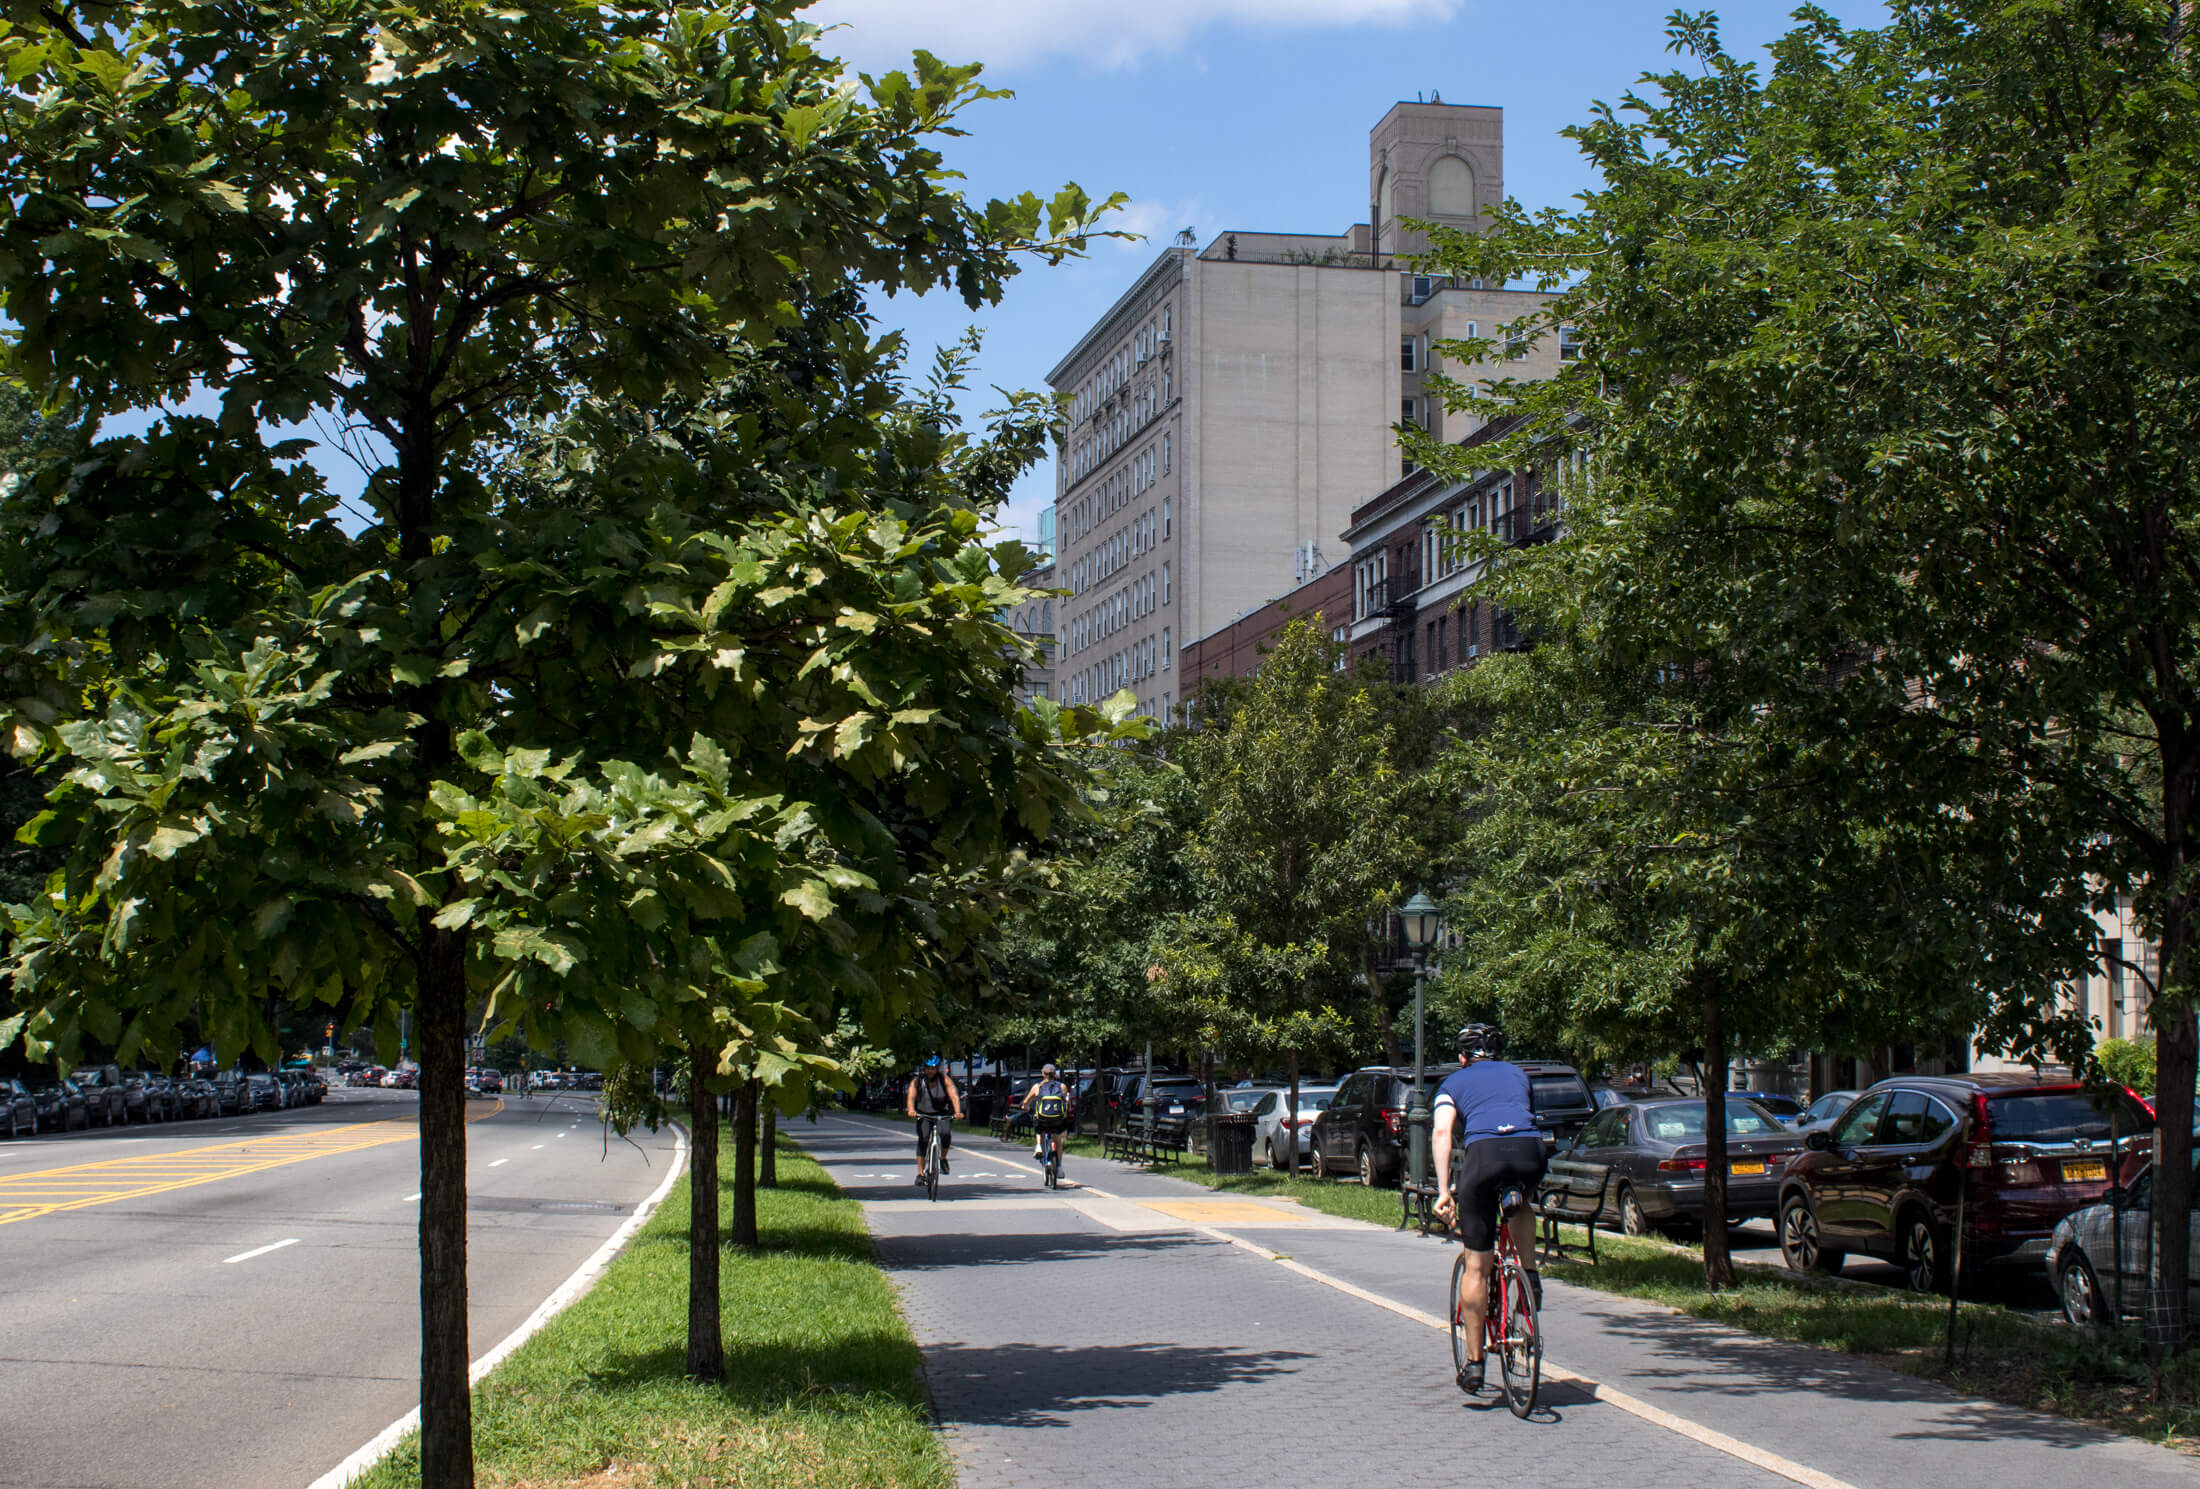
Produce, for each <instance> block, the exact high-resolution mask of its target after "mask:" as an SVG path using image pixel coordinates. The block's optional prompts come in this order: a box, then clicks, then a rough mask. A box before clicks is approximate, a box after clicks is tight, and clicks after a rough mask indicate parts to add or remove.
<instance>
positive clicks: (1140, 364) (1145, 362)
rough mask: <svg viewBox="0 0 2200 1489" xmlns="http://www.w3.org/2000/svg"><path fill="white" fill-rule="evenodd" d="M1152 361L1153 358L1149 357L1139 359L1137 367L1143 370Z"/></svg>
mask: <svg viewBox="0 0 2200 1489" xmlns="http://www.w3.org/2000/svg"><path fill="white" fill-rule="evenodd" d="M1152 360H1153V358H1151V357H1140V358H1139V359H1138V365H1139V366H1140V367H1141V368H1143V367H1144V366H1145V365H1146V364H1147V363H1148V362H1151V361H1152Z"/></svg>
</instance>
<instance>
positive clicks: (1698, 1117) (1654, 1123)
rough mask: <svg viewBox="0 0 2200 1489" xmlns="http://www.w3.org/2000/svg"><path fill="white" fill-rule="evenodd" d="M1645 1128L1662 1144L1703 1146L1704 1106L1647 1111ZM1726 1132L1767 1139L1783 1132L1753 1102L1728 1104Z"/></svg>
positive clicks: (1676, 1105) (1690, 1104)
mask: <svg viewBox="0 0 2200 1489" xmlns="http://www.w3.org/2000/svg"><path fill="white" fill-rule="evenodd" d="M1642 1125H1643V1128H1644V1130H1645V1131H1647V1132H1648V1133H1649V1134H1650V1136H1651V1137H1652V1138H1653V1139H1655V1140H1656V1141H1658V1142H1661V1143H1694V1142H1701V1141H1703V1135H1704V1122H1703V1103H1702V1102H1700V1101H1688V1102H1675V1103H1674V1104H1673V1105H1671V1106H1653V1107H1648V1108H1645V1109H1644V1111H1643V1114H1642ZM1726 1131H1727V1135H1728V1136H1729V1137H1766V1136H1769V1135H1771V1134H1773V1133H1776V1132H1778V1131H1780V1123H1779V1119H1777V1118H1776V1117H1774V1116H1773V1115H1772V1113H1770V1112H1768V1111H1766V1110H1764V1109H1763V1108H1762V1107H1759V1106H1756V1105H1754V1104H1753V1103H1751V1102H1747V1101H1729V1102H1727V1104H1726Z"/></svg>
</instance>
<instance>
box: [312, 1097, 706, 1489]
mask: <svg viewBox="0 0 2200 1489" xmlns="http://www.w3.org/2000/svg"><path fill="white" fill-rule="evenodd" d="M670 1125H671V1127H672V1130H673V1132H674V1133H676V1134H677V1135H678V1137H679V1142H678V1145H677V1146H675V1147H674V1148H673V1150H672V1162H671V1164H670V1165H669V1166H668V1167H667V1169H666V1171H665V1176H664V1179H663V1181H662V1182H660V1183H659V1184H658V1185H657V1187H656V1188H655V1189H654V1190H652V1191H651V1192H650V1196H649V1198H648V1199H645V1200H643V1201H642V1202H641V1204H640V1205H639V1206H638V1207H636V1209H635V1211H634V1213H633V1214H631V1215H629V1216H627V1217H626V1223H625V1224H623V1225H621V1226H620V1227H619V1228H618V1229H617V1230H615V1231H613V1232H612V1233H611V1235H610V1238H609V1239H607V1240H606V1241H605V1242H604V1243H603V1244H602V1245H601V1246H599V1247H597V1248H596V1250H595V1251H594V1252H593V1253H592V1254H591V1255H590V1256H589V1258H588V1260H586V1261H584V1262H582V1263H581V1264H580V1266H579V1267H577V1268H575V1269H574V1272H573V1274H572V1275H571V1276H570V1277H568V1278H566V1279H565V1281H563V1282H561V1283H559V1284H558V1287H557V1291H555V1292H553V1293H551V1294H550V1296H549V1297H547V1298H544V1299H543V1300H542V1302H541V1303H540V1304H538V1305H537V1306H536V1308H535V1311H534V1312H533V1313H530V1314H528V1315H527V1318H526V1319H525V1321H524V1322H522V1323H521V1324H520V1326H519V1327H518V1328H516V1329H514V1330H513V1331H512V1332H511V1333H509V1334H507V1335H505V1336H504V1337H503V1338H502V1339H499V1340H498V1341H497V1342H496V1343H495V1345H493V1346H491V1348H490V1350H489V1352H488V1353H487V1354H485V1355H483V1356H482V1357H481V1358H480V1359H478V1360H476V1361H474V1362H473V1364H472V1365H470V1366H468V1367H467V1370H466V1384H467V1386H468V1387H473V1386H478V1385H480V1384H481V1381H482V1378H483V1377H484V1376H486V1375H487V1374H488V1373H489V1372H490V1371H492V1370H494V1369H496V1368H497V1366H499V1365H501V1364H503V1363H504V1361H505V1359H506V1358H507V1357H508V1356H510V1355H511V1353H512V1351H514V1350H516V1349H518V1348H519V1347H520V1346H521V1345H523V1344H525V1343H526V1342H527V1341H528V1340H530V1339H532V1338H534V1336H535V1335H536V1334H538V1333H540V1332H541V1331H542V1327H543V1325H545V1324H547V1323H549V1322H550V1320H551V1319H553V1318H556V1317H557V1316H558V1315H559V1314H560V1313H563V1312H564V1311H565V1310H566V1309H567V1308H570V1307H571V1306H572V1305H573V1304H574V1303H576V1302H578V1301H580V1299H581V1298H582V1297H583V1296H584V1295H585V1294H586V1293H587V1292H588V1290H589V1289H590V1288H591V1287H594V1286H595V1285H596V1279H597V1278H599V1277H601V1276H602V1275H603V1273H604V1269H605V1268H606V1267H608V1266H610V1265H611V1263H612V1261H613V1259H614V1258H616V1257H617V1256H618V1254H619V1253H620V1252H621V1251H624V1250H625V1249H626V1243H627V1242H629V1241H631V1240H633V1239H634V1236H635V1234H636V1233H637V1232H638V1231H640V1230H641V1228H642V1227H643V1226H644V1225H647V1224H648V1223H649V1217H650V1216H652V1215H654V1214H656V1213H657V1207H658V1206H659V1205H661V1204H663V1203H664V1199H665V1196H666V1195H667V1194H670V1193H671V1192H672V1186H673V1184H674V1183H676V1182H677V1181H678V1180H679V1177H680V1175H682V1174H684V1173H686V1172H687V1156H688V1135H687V1129H686V1128H685V1127H683V1126H681V1125H680V1124H679V1123H678V1122H674V1123H672V1124H670ZM419 1426H420V1408H419V1407H417V1406H416V1407H414V1408H413V1409H412V1410H411V1411H409V1412H406V1413H405V1414H404V1415H403V1416H401V1417H399V1418H398V1419H397V1420H396V1421H394V1422H392V1423H390V1424H389V1426H387V1427H384V1428H383V1429H382V1430H381V1431H380V1432H377V1433H376V1434H375V1435H374V1436H373V1437H371V1438H369V1439H368V1440H367V1441H366V1442H365V1443H363V1444H361V1445H360V1447H359V1448H358V1449H357V1450H356V1451H355V1452H353V1453H352V1455H351V1456H350V1457H348V1458H346V1459H345V1460H344V1461H343V1462H341V1463H339V1464H337V1465H336V1466H335V1467H334V1468H332V1469H330V1470H329V1471H328V1472H327V1473H325V1474H323V1475H321V1476H320V1477H319V1478H317V1479H315V1480H314V1481H313V1482H312V1483H311V1484H308V1485H307V1486H306V1489H349V1486H350V1484H351V1483H352V1481H353V1480H354V1479H357V1478H358V1477H359V1476H360V1475H361V1474H363V1473H365V1472H366V1471H367V1470H368V1469H370V1468H372V1467H374V1465H375V1464H377V1463H379V1462H381V1461H382V1460H383V1459H384V1458H385V1457H387V1456H388V1455H389V1452H390V1450H391V1449H392V1448H395V1447H396V1446H397V1445H398V1444H399V1443H401V1442H403V1441H404V1440H405V1435H406V1434H407V1433H409V1432H413V1431H416V1430H417V1429H418V1428H419Z"/></svg>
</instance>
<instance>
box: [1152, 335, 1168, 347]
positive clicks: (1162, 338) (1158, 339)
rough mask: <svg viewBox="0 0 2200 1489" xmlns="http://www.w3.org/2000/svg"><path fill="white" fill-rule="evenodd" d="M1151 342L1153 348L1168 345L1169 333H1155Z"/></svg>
mask: <svg viewBox="0 0 2200 1489" xmlns="http://www.w3.org/2000/svg"><path fill="white" fill-rule="evenodd" d="M1153 342H1154V345H1155V346H1167V345H1168V344H1169V333H1168V332H1166V331H1162V332H1159V333H1157V334H1156V335H1155V336H1154V339H1153Z"/></svg>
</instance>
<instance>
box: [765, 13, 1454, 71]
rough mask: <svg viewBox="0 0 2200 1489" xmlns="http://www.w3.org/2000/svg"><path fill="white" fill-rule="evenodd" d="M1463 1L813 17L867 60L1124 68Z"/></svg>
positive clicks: (1402, 19)
mask: <svg viewBox="0 0 2200 1489" xmlns="http://www.w3.org/2000/svg"><path fill="white" fill-rule="evenodd" d="M1458 7H1459V0H819V3H818V4H817V5H816V6H814V7H813V8H812V9H811V10H810V11H809V12H808V18H809V19H810V20H812V21H816V22H819V23H821V24H824V23H831V22H834V21H845V22H847V23H848V29H846V30H843V31H839V32H836V33H834V35H833V36H832V37H831V38H830V39H829V41H828V44H827V45H828V49H829V50H833V51H838V52H840V53H841V54H842V55H844V56H846V57H847V58H848V60H849V61H851V62H853V63H854V64H856V65H857V66H859V67H863V68H866V69H873V70H875V69H877V68H879V67H883V66H893V65H898V64H899V63H900V62H902V61H904V60H906V59H907V57H908V55H909V53H910V51H911V50H912V49H914V48H916V47H923V48H925V49H926V50H928V51H931V52H933V53H936V54H937V55H939V56H941V57H944V58H946V59H947V60H949V61H951V62H965V61H977V62H984V63H987V64H989V65H992V66H1008V65H1013V64H1016V63H1022V62H1031V61H1035V60H1037V59H1039V58H1043V57H1050V56H1058V55H1068V56H1073V57H1080V58H1083V59H1085V60H1086V61H1088V62H1091V63H1094V64H1096V65H1099V66H1102V67H1120V66H1122V65H1124V64H1126V63H1130V62H1134V61H1136V60H1138V59H1139V58H1140V57H1143V56H1146V55H1148V54H1150V53H1153V52H1167V51H1171V50H1173V49H1175V48H1176V47H1179V46H1181V45H1182V44H1183V43H1184V42H1185V41H1186V40H1188V39H1189V38H1191V37H1192V36H1194V35H1196V34H1197V33H1199V32H1201V31H1205V30H1209V29H1212V28H1215V27H1221V26H1245V27H1250V28H1254V29H1258V30H1266V31H1295V30H1308V29H1313V28H1318V27H1335V26H1365V25H1383V26H1398V25H1403V24H1404V23H1406V22H1408V21H1414V20H1423V19H1431V20H1446V19H1449V18H1450V16H1451V14H1452V12H1454V11H1455V10H1457V9H1458Z"/></svg>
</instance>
